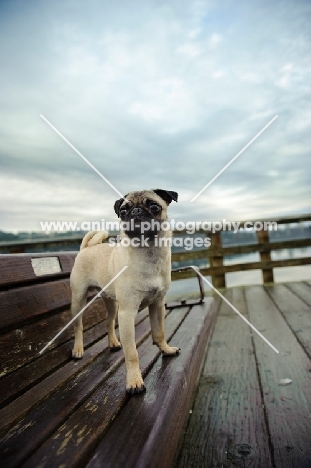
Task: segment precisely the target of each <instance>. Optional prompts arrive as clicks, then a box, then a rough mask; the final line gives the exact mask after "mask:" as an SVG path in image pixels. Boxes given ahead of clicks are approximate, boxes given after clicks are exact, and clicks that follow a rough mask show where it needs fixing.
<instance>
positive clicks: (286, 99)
mask: <svg viewBox="0 0 311 468" xmlns="http://www.w3.org/2000/svg"><path fill="white" fill-rule="evenodd" d="M16 5H17V3H16V2H15V1H13V2H2V4H1V6H0V9H1V11H0V26H1V27H0V31H1V32H0V39H1V42H2V44H4V47H2V51H1V55H0V59H1V63H2V69H3V72H2V74H1V77H0V86H1V89H2V91H3V92H2V97H1V106H0V119H1V128H0V191H1V200H2V203H1V212H0V215H1V213H2V216H1V218H0V229H13V228H14V229H23V230H25V229H37V226H38V222H39V220H40V219H42V216H46V218H49V219H54V217H55V218H56V219H64V218H66V217H68V219H69V220H70V219H75V220H76V219H77V217H78V218H79V219H80V218H81V217H83V216H87V215H89V214H90V213H92V214H94V216H97V214H98V215H101V213H103V216H111V217H113V216H114V213H113V209H112V207H113V202H114V200H115V199H116V198H118V195H117V194H115V193H114V192H113V190H112V189H111V188H110V187H109V186H107V185H106V184H105V183H104V181H102V180H101V179H100V178H99V176H98V175H97V174H96V173H94V172H93V171H92V169H91V168H89V167H88V166H87V165H86V164H85V162H84V161H82V160H81V159H80V158H79V156H78V155H77V154H75V153H74V152H73V150H72V149H71V148H69V147H68V146H67V145H66V143H65V142H63V141H62V140H61V139H60V137H59V136H58V135H56V134H55V133H54V132H53V131H52V130H51V129H50V128H49V127H48V126H47V124H46V123H45V122H43V121H42V119H40V117H39V115H40V114H41V113H42V114H43V115H45V116H46V118H47V119H49V120H50V121H51V122H52V124H54V125H55V126H56V127H57V128H58V129H59V130H60V131H61V132H62V133H63V134H64V135H65V136H66V137H67V138H68V139H69V141H71V142H72V144H73V145H75V146H76V148H77V149H78V150H79V151H81V153H82V154H83V155H84V156H85V157H87V158H88V159H89V160H90V162H91V163H92V164H94V166H95V167H97V169H98V170H99V171H101V172H102V173H103V175H104V176H105V177H107V178H108V179H109V180H111V182H112V183H113V184H114V185H115V186H116V187H117V188H118V189H119V190H120V191H121V192H122V193H127V192H128V191H129V190H132V189H137V188H144V187H146V188H150V187H159V186H161V187H163V188H167V189H170V190H176V191H178V192H180V200H181V202H180V203H179V204H176V205H174V207H171V213H172V214H173V215H178V216H179V217H181V218H183V219H184V218H185V217H188V216H190V215H191V216H192V217H194V218H196V219H198V220H199V219H200V217H202V216H203V217H204V218H205V217H206V216H207V215H208V216H213V217H215V218H216V219H219V218H222V216H223V213H226V216H228V217H229V218H231V219H238V218H244V217H245V216H246V215H252V216H251V217H252V219H253V218H255V217H256V216H257V217H266V216H268V215H270V214H271V213H274V214H275V215H276V216H277V215H278V214H280V215H281V214H282V215H285V214H292V213H295V212H297V213H298V212H299V213H300V212H303V211H309V210H310V206H309V202H308V200H310V184H309V181H308V177H307V174H308V173H309V165H310V163H309V154H310V124H311V112H310V107H309V102H310V85H309V74H310V63H309V61H308V58H307V57H308V54H309V50H310V38H309V22H310V9H311V8H310V5H308V4H307V3H305V2H303V1H298V2H294V1H292V0H288V1H286V8H285V6H284V8H282V9H280V8H279V7H278V5H277V4H274V3H273V2H272V3H270V4H268V3H266V2H264V1H258V2H255V3H252V4H250V3H249V2H246V0H245V1H242V2H239V3H238V4H236V2H227V3H226V7H224V6H223V5H219V4H216V3H214V2H210V1H195V2H192V1H190V0H185V1H184V2H182V3H180V2H177V1H172V2H169V3H167V2H143V1H138V2H131V1H130V2H124V1H121V2H118V3H111V2H108V1H104V2H98V1H96V0H92V1H91V2H89V3H88V4H87V5H86V4H85V3H83V2H82V1H77V2H75V6H74V7H73V4H72V3H71V2H69V1H64V2H60V1H55V2H43V3H42V2H38V1H35V0H29V1H28V2H24V3H19V4H18V5H19V8H16ZM276 114H278V115H279V118H278V119H277V121H276V122H274V123H273V124H272V125H271V128H269V129H267V131H266V132H265V133H264V134H263V135H261V136H260V138H259V139H258V140H257V141H256V142H254V144H253V145H252V146H251V147H250V148H248V149H247V150H246V152H245V153H243V154H242V155H241V156H240V157H239V158H238V160H237V161H235V162H234V164H233V165H232V166H230V167H229V168H228V169H227V170H226V171H225V172H224V173H223V174H222V175H221V176H220V177H219V178H218V179H217V181H215V182H214V184H213V185H211V186H210V187H209V189H208V190H207V192H206V193H204V194H202V196H200V197H199V198H198V199H197V202H196V203H195V204H190V203H188V202H189V200H190V198H192V196H194V195H195V193H197V192H198V191H199V190H200V189H201V188H202V187H203V186H204V185H205V184H207V182H208V181H209V180H210V179H211V178H212V177H214V176H215V175H216V174H217V172H218V171H219V170H220V169H221V168H222V167H223V166H224V165H225V164H226V163H227V162H228V161H229V160H230V159H231V158H232V157H233V156H234V155H235V154H237V153H238V152H239V151H240V150H241V148H242V147H243V146H244V145H245V144H247V143H248V141H249V140H250V139H251V138H253V137H254V135H255V134H256V133H257V132H258V131H260V130H261V128H263V127H264V126H265V125H266V124H267V123H268V122H269V120H271V118H272V117H273V116H274V115H276ZM271 174H275V175H274V176H273V177H272V176H271ZM21 195H22V196H21Z"/></svg>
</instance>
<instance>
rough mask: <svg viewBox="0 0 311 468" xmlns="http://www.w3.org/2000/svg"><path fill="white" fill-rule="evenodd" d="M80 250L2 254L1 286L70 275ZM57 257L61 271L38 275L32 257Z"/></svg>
mask: <svg viewBox="0 0 311 468" xmlns="http://www.w3.org/2000/svg"><path fill="white" fill-rule="evenodd" d="M77 253H78V252H71V253H70V252H57V253H54V252H45V253H42V254H40V253H36V254H16V255H13V254H12V255H0V270H1V276H0V288H2V289H3V288H4V287H7V286H10V287H11V286H13V285H15V286H16V285H17V284H18V283H33V282H36V283H39V282H42V281H46V280H47V279H48V280H50V279H51V278H61V277H64V276H69V274H70V272H71V270H72V267H73V264H74V260H75V257H76V255H77ZM43 257H57V258H58V259H59V261H60V264H61V269H62V272H61V273H57V274H54V275H53V274H52V275H44V276H36V275H35V273H34V270H33V267H32V265H31V259H32V258H43Z"/></svg>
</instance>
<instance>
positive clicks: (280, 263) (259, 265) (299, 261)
mask: <svg viewBox="0 0 311 468" xmlns="http://www.w3.org/2000/svg"><path fill="white" fill-rule="evenodd" d="M310 264H311V257H303V258H290V259H287V260H271V262H250V263H236V264H234V265H224V266H222V267H211V268H200V272H201V274H202V275H203V276H214V275H220V274H223V273H232V272H235V271H248V270H269V269H271V268H280V267H289V266H299V265H310ZM193 276H195V273H194V271H191V270H185V271H181V272H172V279H173V280H175V279H185V278H192V277H193Z"/></svg>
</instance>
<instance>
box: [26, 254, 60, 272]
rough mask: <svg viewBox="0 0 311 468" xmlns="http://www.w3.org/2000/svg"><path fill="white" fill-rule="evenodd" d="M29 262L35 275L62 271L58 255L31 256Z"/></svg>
mask: <svg viewBox="0 0 311 468" xmlns="http://www.w3.org/2000/svg"><path fill="white" fill-rule="evenodd" d="M31 264H32V268H33V271H34V274H35V275H36V276H43V275H51V274H53V273H60V272H61V271H62V269H61V266H60V263H59V259H58V257H43V258H42V257H41V258H32V259H31Z"/></svg>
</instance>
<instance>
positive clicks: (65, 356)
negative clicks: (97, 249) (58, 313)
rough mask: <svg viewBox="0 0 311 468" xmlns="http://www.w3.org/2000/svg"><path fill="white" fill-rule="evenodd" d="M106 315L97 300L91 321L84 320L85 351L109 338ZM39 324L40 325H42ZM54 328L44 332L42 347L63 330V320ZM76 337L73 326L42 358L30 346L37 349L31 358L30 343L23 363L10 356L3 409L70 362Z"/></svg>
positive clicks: (1, 386)
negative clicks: (74, 336)
mask: <svg viewBox="0 0 311 468" xmlns="http://www.w3.org/2000/svg"><path fill="white" fill-rule="evenodd" d="M65 314H66V317H68V320H69V319H70V318H71V312H70V311H65ZM104 314H105V311H103V305H102V303H101V300H99V301H97V300H96V301H95V302H94V303H93V304H92V305H91V306H90V307H89V311H88V314H85V315H86V316H87V315H89V319H88V320H85V321H84V346H85V349H87V348H88V347H89V346H90V345H92V344H93V343H94V342H96V341H98V340H99V339H101V338H103V337H104V336H105V335H106V333H107V326H106V320H105V319H103V318H104ZM85 318H86V317H85ZM90 319H92V320H90ZM68 320H65V321H64V323H67V321H68ZM62 322H63V321H62ZM33 325H34V324H33ZM35 325H36V326H38V324H35ZM54 328H55V330H53V332H52V333H51V330H50V331H48V330H45V329H44V330H42V332H44V335H45V336H46V338H45V340H42V338H41V337H40V341H41V342H42V347H43V346H44V344H46V343H47V342H48V341H49V339H50V338H51V336H52V335H53V334H54V332H55V333H57V331H59V330H60V329H61V325H60V322H59V321H58V322H57V324H56V325H55V327H54ZM40 330H41V327H38V329H37V331H38V334H39V333H40ZM66 332H67V333H66ZM63 335H65V336H63ZM72 335H73V333H72V327H69V328H68V329H67V330H65V332H64V333H63V334H62V335H61V336H60V337H59V338H58V339H57V340H56V345H54V344H53V345H54V349H51V350H50V351H49V352H45V353H43V354H42V355H40V356H39V354H38V350H39V349H40V347H38V346H35V345H34V344H30V345H29V346H31V347H33V348H34V349H35V355H34V357H31V356H30V355H29V353H27V346H28V345H27V344H26V345H25V348H26V350H25V355H24V354H23V350H21V354H20V355H19V360H16V361H15V360H14V354H10V353H9V354H7V355H6V356H7V357H11V359H10V361H9V363H7V364H9V366H10V367H8V368H6V369H5V371H6V372H9V371H10V373H9V374H8V375H6V376H5V377H3V378H2V379H1V380H0V408H1V407H2V406H4V405H5V404H8V403H9V402H10V401H12V400H13V399H15V398H17V397H18V396H19V395H21V394H22V393H24V392H25V391H26V390H28V388H30V386H32V385H34V384H35V383H36V382H38V381H39V380H42V379H44V378H45V377H46V376H47V375H48V374H50V373H51V372H52V371H54V370H55V369H57V368H58V367H59V366H61V365H64V364H65V363H66V362H68V361H70V360H71V350H72V347H73V339H72ZM33 338H34V337H33V336H32V339H33ZM32 339H29V340H27V341H28V343H36V341H33V340H32ZM0 342H1V345H2V344H5V343H3V342H2V341H1V340H0ZM54 343H55V342H54ZM61 343H63V344H61ZM55 346H57V347H55ZM2 347H3V346H1V348H2ZM1 348H0V352H1ZM17 349H19V347H17ZM13 352H14V348H13ZM14 368H18V370H17V371H16V372H12V370H14Z"/></svg>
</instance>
